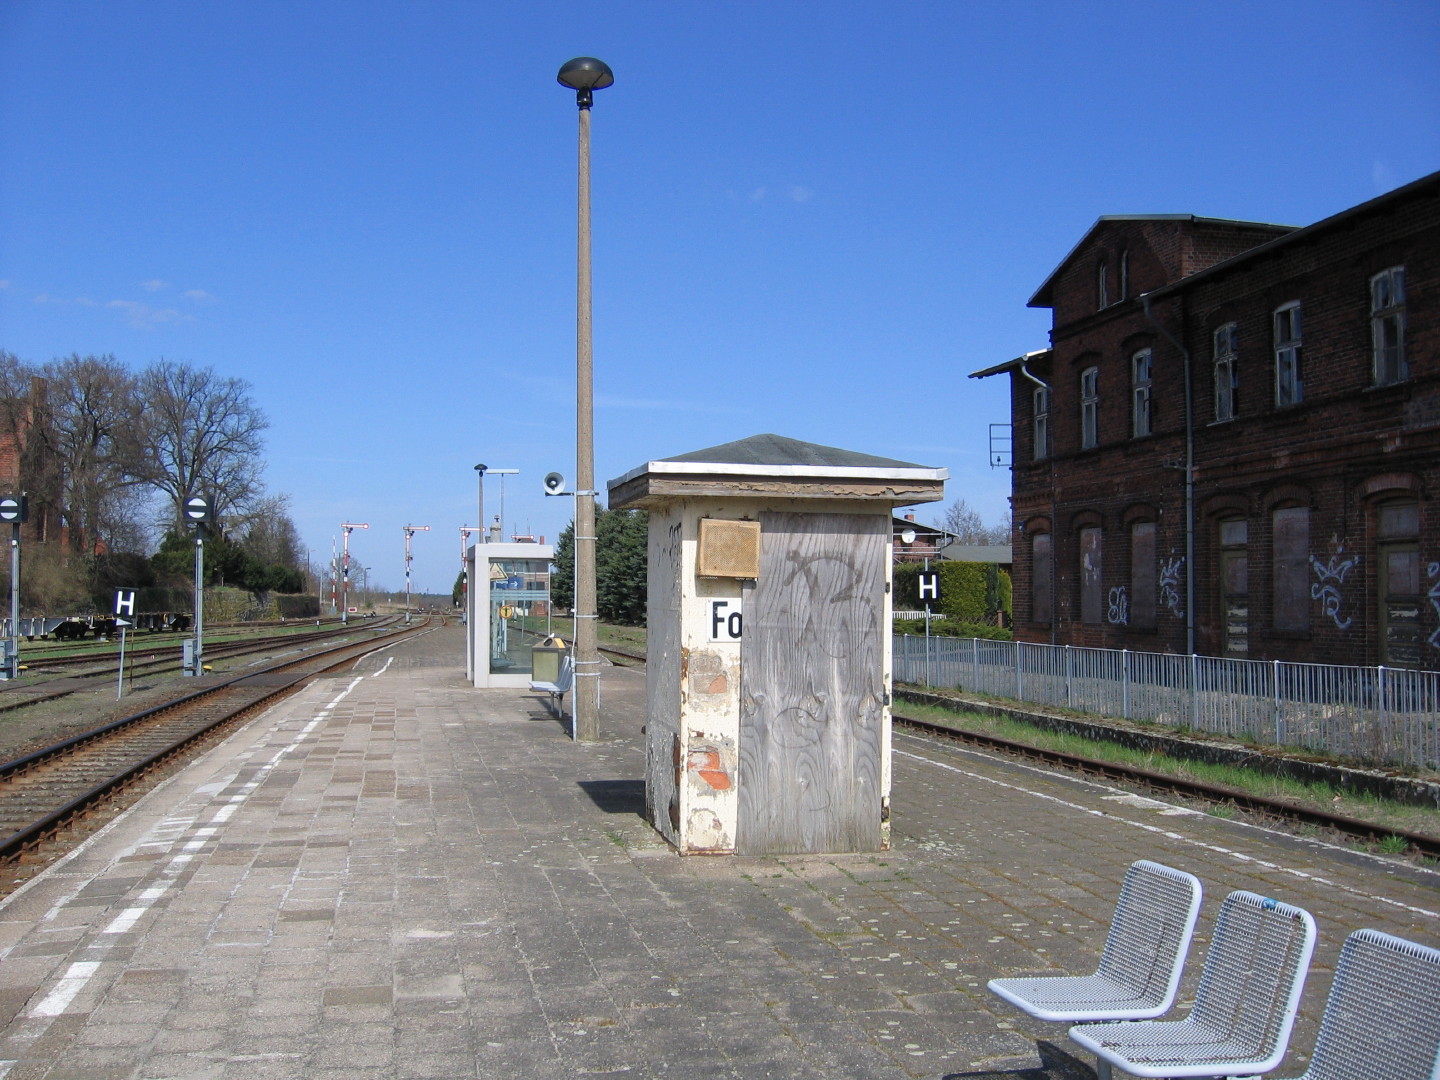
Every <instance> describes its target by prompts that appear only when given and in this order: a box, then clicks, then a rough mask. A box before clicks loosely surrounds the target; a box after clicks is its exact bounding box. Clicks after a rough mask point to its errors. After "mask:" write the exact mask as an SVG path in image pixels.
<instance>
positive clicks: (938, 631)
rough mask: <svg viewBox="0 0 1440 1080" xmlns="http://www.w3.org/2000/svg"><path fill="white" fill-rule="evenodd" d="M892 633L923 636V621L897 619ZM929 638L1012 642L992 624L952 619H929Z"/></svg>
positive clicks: (1006, 633) (1011, 636)
mask: <svg viewBox="0 0 1440 1080" xmlns="http://www.w3.org/2000/svg"><path fill="white" fill-rule="evenodd" d="M894 631H895V633H897V634H913V635H915V636H916V637H923V636H924V635H925V620H924V619H897V620H895V626H894ZM930 636H931V637H954V638H984V639H985V640H987V641H1014V640H1015V635H1014V633H1013V632H1011V631H1010V630H1004V629H1001V628H1000V627H998V626H995V625H994V624H992V623H972V622H956V621H955V620H954V619H931V620H930Z"/></svg>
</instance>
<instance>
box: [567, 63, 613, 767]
mask: <svg viewBox="0 0 1440 1080" xmlns="http://www.w3.org/2000/svg"><path fill="white" fill-rule="evenodd" d="M557 79H558V81H559V83H560V85H561V86H567V87H569V88H570V89H571V90H574V91H575V104H576V105H577V106H578V107H579V110H580V155H579V157H580V170H579V185H578V186H579V200H578V201H579V220H578V229H577V232H578V240H579V243H578V246H577V256H578V257H577V263H578V267H577V270H578V272H577V274H576V320H575V329H576V349H575V368H576V379H575V398H576V407H575V652H574V658H575V690H574V706H573V711H574V714H575V733H574V737H575V741H576V742H595V741H596V740H598V739H599V738H600V653H599V650H598V649H597V648H596V644H597V640H596V639H597V635H596V621H597V619H598V615H597V614H596V610H595V608H596V605H595V429H594V382H593V372H594V353H593V347H592V342H591V336H590V331H591V319H590V293H591V289H590V106H591V105H592V104H594V94H593V92H594V91H596V90H603V89H605V87H607V86H610V85H612V84H613V83H614V82H615V75H614V73H613V72H612V71H611V70H610V68H609V65H607V64H606V63H605V62H604V61H603V60H596V59H595V58H594V57H593V56H578V57H576V58H575V59H574V60H569V61H567V62H566V63H565V64H564V65H563V66H562V67H561V68H560V74H559V75H558V76H557Z"/></svg>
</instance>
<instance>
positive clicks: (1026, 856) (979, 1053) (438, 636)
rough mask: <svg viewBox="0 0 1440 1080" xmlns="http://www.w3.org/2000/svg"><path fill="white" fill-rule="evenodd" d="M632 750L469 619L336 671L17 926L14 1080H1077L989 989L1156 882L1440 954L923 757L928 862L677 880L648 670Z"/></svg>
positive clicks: (1199, 950) (1005, 783) (741, 865)
mask: <svg viewBox="0 0 1440 1080" xmlns="http://www.w3.org/2000/svg"><path fill="white" fill-rule="evenodd" d="M602 701H603V704H602V715H601V730H602V740H601V741H600V742H599V743H596V744H593V745H587V746H578V745H576V744H574V743H572V742H571V741H570V740H569V738H568V737H567V736H566V734H565V731H564V729H563V727H562V726H561V724H560V723H559V722H558V721H557V720H556V719H555V718H554V717H553V716H552V715H551V714H550V713H549V712H548V710H547V709H546V706H545V702H544V701H543V699H542V696H540V695H536V694H532V693H529V692H527V691H524V690H475V689H473V688H471V687H469V686H467V685H466V683H465V679H464V647H463V641H462V638H461V636H460V631H459V629H458V628H446V629H443V630H438V631H436V632H435V633H432V634H430V635H428V636H426V637H424V638H421V639H419V640H418V641H416V642H414V643H405V644H401V645H398V646H397V647H395V648H394V649H393V650H391V651H389V652H385V653H380V654H378V655H377V656H375V657H372V658H370V659H368V660H366V661H365V662H364V663H363V664H361V665H360V666H359V667H358V668H357V669H356V670H355V671H353V672H350V673H347V674H346V675H343V676H339V677H327V678H324V679H320V680H317V681H316V682H314V683H313V684H312V685H311V686H310V687H309V688H307V689H306V690H304V691H303V692H301V693H300V694H298V695H296V696H293V697H291V698H289V699H287V700H286V701H285V702H283V703H282V704H280V705H278V706H276V707H274V708H272V709H270V710H269V711H268V712H266V713H265V714H263V715H262V716H260V717H258V718H257V719H255V720H253V721H251V722H250V723H249V724H247V725H246V726H245V727H244V728H242V729H241V730H239V731H238V732H236V733H235V734H233V735H231V736H230V737H229V738H228V739H227V740H226V741H225V742H224V743H222V744H220V745H219V746H217V747H215V748H214V749H212V750H211V751H210V752H209V753H208V754H206V755H205V756H204V757H203V758H201V759H199V760H198V761H196V762H195V763H193V764H191V765H189V766H187V767H186V768H184V769H183V770H182V771H180V772H178V773H177V774H176V775H174V776H173V777H171V778H170V779H169V780H167V781H166V782H165V783H164V784H163V785H162V786H160V787H158V788H157V789H155V790H154V791H152V792H150V793H149V794H148V795H146V796H145V797H144V798H143V799H142V800H141V801H140V802H138V803H137V804H136V805H135V806H134V807H133V808H132V809H131V810H129V811H127V812H126V813H124V814H123V815H121V816H120V817H118V818H117V819H116V820H115V821H113V822H112V823H111V824H109V825H108V826H107V827H106V828H105V829H104V830H103V831H101V832H100V833H99V834H97V835H96V836H94V837H92V838H91V839H90V840H89V841H88V842H86V843H85V844H84V845H83V846H81V847H80V848H79V849H77V850H76V851H75V852H73V853H72V854H71V855H70V856H68V857H67V858H66V859H65V860H63V861H62V862H61V863H59V864H57V865H56V866H54V867H52V868H50V869H49V870H47V871H46V872H45V873H43V874H42V875H40V876H38V877H36V878H35V879H34V880H33V881H31V882H30V883H29V884H27V885H26V886H25V887H24V888H23V889H22V890H21V891H20V892H18V893H16V894H15V895H14V896H12V897H11V898H9V899H8V900H7V901H5V902H4V903H3V905H0V1078H4V1080H39V1078H45V1080H62V1078H66V1080H78V1078H85V1080H111V1078H114V1080H119V1078H126V1080H130V1078H138V1080H165V1078H185V1080H238V1078H246V1080H261V1078H266V1080H268V1078H277V1080H301V1078H304V1080H340V1078H344V1080H414V1078H421V1077H442V1078H457V1077H487V1078H488V1077H497V1078H499V1077H504V1078H518V1080H552V1078H562V1077H579V1076H595V1075H612V1074H613V1075H621V1076H629V1077H680V1078H691V1077H695V1078H708V1077H726V1078H731V1080H739V1078H746V1080H748V1078H752V1077H774V1078H787V1080H788V1078H803V1080H811V1078H814V1080H819V1078H826V1080H833V1078H837V1077H854V1078H876V1080H881V1078H884V1080H891V1078H893V1080H902V1078H946V1080H961V1078H964V1080H1077V1078H1081V1077H1089V1076H1091V1075H1093V1074H1092V1073H1091V1070H1090V1063H1089V1061H1088V1060H1086V1059H1085V1058H1084V1056H1083V1055H1082V1053H1081V1052H1080V1051H1079V1049H1078V1048H1077V1047H1075V1046H1074V1045H1073V1044H1072V1043H1070V1042H1069V1041H1068V1040H1067V1038H1066V1035H1065V1026H1064V1025H1059V1024H1055V1025H1050V1024H1045V1023H1043V1022H1040V1021H1036V1020H1032V1019H1030V1018H1028V1017H1026V1016H1023V1015H1021V1014H1019V1013H1018V1012H1016V1011H1015V1010H1014V1009H1012V1008H1010V1007H1008V1006H1006V1005H1005V1004H1004V1003H1002V1002H1001V1001H1000V1000H999V999H998V998H995V997H993V996H992V995H990V994H989V993H988V991H987V990H986V988H985V984H986V981H987V980H988V979H990V978H991V977H993V976H995V975H997V974H1001V975H1010V974H1016V973H1020V972H1035V971H1043V970H1047V969H1049V970H1053V971H1054V972H1055V973H1057V974H1058V973H1064V972H1079V971H1085V970H1091V969H1093V967H1094V964H1095V961H1096V959H1097V958H1098V955H1099V952H1100V949H1101V947H1102V945H1103V943H1104V936H1105V931H1106V927H1107V924H1108V921H1109V918H1110V914H1111V911H1112V909H1113V906H1114V902H1115V898H1116V894H1117V892H1118V889H1119V885H1120V881H1121V879H1122V878H1123V876H1124V873H1125V870H1126V868H1127V867H1128V866H1129V864H1130V863H1131V862H1132V861H1134V860H1135V859H1138V858H1150V859H1154V860H1156V861H1158V862H1162V863H1165V864H1167V865H1170V866H1175V867H1178V868H1180V869H1184V870H1188V871H1190V872H1192V873H1194V874H1196V875H1197V876H1198V877H1199V878H1200V879H1201V881H1202V882H1203V883H1204V886H1205V901H1204V904H1203V906H1202V910H1201V920H1200V926H1199V930H1198V933H1197V938H1196V945H1195V947H1194V949H1192V953H1191V959H1190V962H1189V964H1188V965H1187V974H1186V979H1185V982H1184V983H1182V990H1181V995H1180V999H1179V1000H1180V1001H1181V1002H1182V1004H1183V1003H1184V1002H1185V1001H1186V997H1187V993H1188V992H1189V991H1190V990H1191V989H1193V985H1194V983H1193V980H1194V979H1195V977H1196V975H1197V973H1198V971H1199V968H1200V959H1201V957H1202V956H1203V950H1204V946H1205V943H1206V940H1207V939H1208V934H1209V931H1210V927H1211V924H1212V920H1213V917H1214V914H1215V912H1216V911H1217V910H1218V908H1219V905H1220V901H1221V900H1222V899H1223V898H1224V896H1225V895H1226V894H1227V893H1228V892H1230V891H1231V890H1233V889H1238V888H1244V889H1250V890H1254V891H1256V892H1260V893H1263V894H1265V895H1268V896H1274V897H1276V898H1278V899H1281V900H1284V901H1287V902H1290V903H1293V904H1298V905H1300V906H1302V907H1305V908H1307V909H1308V910H1309V911H1311V913H1312V914H1313V915H1314V916H1315V918H1316V920H1317V922H1318V924H1319V927H1320V943H1319V946H1318V948H1317V950H1316V954H1315V964H1314V966H1313V968H1312V974H1311V978H1310V982H1309V984H1308V985H1307V989H1306V993H1305V1006H1304V1014H1303V1016H1302V1020H1301V1022H1300V1024H1299V1025H1298V1026H1297V1031H1296V1035H1295V1038H1294V1039H1293V1040H1292V1043H1291V1054H1290V1056H1289V1057H1288V1058H1287V1060H1286V1064H1285V1067H1284V1068H1282V1069H1281V1070H1280V1072H1279V1074H1278V1075H1280V1076H1297V1075H1299V1074H1300V1073H1301V1072H1303V1071H1304V1063H1305V1059H1306V1055H1307V1054H1308V1051H1309V1049H1310V1047H1311V1045H1312V1044H1313V1039H1314V1033H1315V1024H1316V1022H1317V1020H1318V1016H1319V1013H1320V1011H1321V1009H1322V1007H1323V1004H1324V996H1325V992H1326V990H1327V989H1328V984H1329V978H1330V969H1331V968H1332V967H1333V964H1334V962H1335V960H1336V958H1337V956H1338V954H1339V950H1340V945H1341V943H1342V942H1343V940H1344V938H1345V936H1346V935H1347V934H1348V933H1349V932H1350V931H1351V930H1354V929H1356V928H1358V927H1362V926H1373V927H1377V928H1379V929H1382V930H1386V931H1389V932H1391V933H1395V934H1399V935H1401V936H1404V937H1408V938H1411V939H1412V940H1415V941H1419V942H1422V943H1424V944H1427V945H1432V946H1433V945H1440V872H1437V871H1436V870H1434V869H1430V868H1427V867H1422V866H1413V865H1411V864H1408V863H1405V862H1403V861H1400V860H1397V859H1393V858H1382V857H1379V856H1371V855H1367V854H1363V853H1358V852H1354V851H1347V850H1342V849H1339V848H1335V847H1331V846H1328V845H1325V844H1323V843H1320V842H1318V841H1314V840H1306V839H1303V838H1295V837H1291V836H1285V835H1281V834H1278V833H1273V832H1269V831H1266V830H1262V829H1257V828H1253V827H1249V826H1244V825H1241V824H1239V823H1237V822H1233V821H1226V820H1222V819H1219V818H1215V817H1212V816H1207V815H1204V814H1197V813H1194V812H1192V811H1188V810H1184V809H1182V808H1177V807H1172V806H1169V805H1167V804H1165V803H1162V802H1159V801H1156V800H1152V799H1148V798H1142V797H1137V796H1135V795H1131V794H1126V793H1123V792H1119V791H1116V790H1114V789H1113V788H1110V787H1107V786H1104V785H1097V784H1091V783H1086V782H1081V781H1077V780H1073V779H1066V778H1058V777H1054V776H1050V775H1047V774H1045V773H1042V772H1040V771H1037V770H1034V769H1031V768H1028V767H1026V766H1021V765H1016V764H1013V763H1007V762H1001V761H995V760H992V759H987V758H985V757H983V756H980V755H977V754H974V753H970V752H967V751H964V750H961V749H957V748H954V747H950V746H939V745H937V744H935V743H933V742H930V741H927V740H925V739H922V738H919V737H916V736H912V735H907V734H904V733H901V732H899V731H897V733H896V737H895V757H894V767H895V784H894V802H893V811H892V829H893V848H892V850H890V851H887V852H880V853H875V854H869V855H840V856H805V857H767V858H745V857H708V858H707V857H698V856H690V857H685V858H681V857H679V856H677V855H676V854H675V853H674V852H673V851H672V850H671V849H670V848H669V847H668V846H667V845H666V844H665V843H664V842H663V841H662V840H661V839H660V838H659V836H658V835H657V834H656V833H655V832H654V831H653V830H652V829H651V828H650V826H649V825H648V824H647V823H646V822H645V821H644V820H643V810H644V791H643V777H644V775H645V762H644V756H643V755H644V748H643V743H642V741H641V724H642V723H643V712H644V709H643V703H644V678H643V674H642V673H640V672H638V671H634V670H630V669H625V668H610V669H607V671H606V673H605V676H604V680H603V683H602Z"/></svg>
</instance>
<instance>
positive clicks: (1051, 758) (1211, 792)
mask: <svg viewBox="0 0 1440 1080" xmlns="http://www.w3.org/2000/svg"><path fill="white" fill-rule="evenodd" d="M600 651H601V652H602V653H606V654H608V655H611V656H614V657H616V658H617V659H620V660H621V661H628V662H630V663H637V662H638V663H641V664H643V663H644V660H645V657H644V655H643V654H641V653H636V652H633V651H631V650H628V649H617V648H611V647H606V646H601V647H600ZM892 716H893V719H894V721H895V723H897V724H901V725H904V726H905V727H907V728H909V729H911V730H914V731H919V732H924V733H925V734H926V735H928V736H931V737H933V738H938V739H944V740H948V741H953V742H958V743H962V744H964V745H967V746H970V747H975V748H978V749H982V750H985V751H987V752H989V753H996V754H1004V755H1006V756H1010V757H1018V758H1023V759H1025V760H1028V761H1034V762H1038V763H1041V764H1044V765H1046V766H1047V767H1050V768H1055V769H1064V770H1065V771H1067V772H1076V773H1081V774H1084V775H1087V776H1095V777H1100V778H1103V779H1106V780H1111V781H1115V782H1117V783H1124V784H1132V785H1136V786H1141V787H1145V788H1148V789H1150V790H1152V791H1158V792H1163V793H1166V794H1170V795H1177V796H1180V797H1183V798H1190V799H1199V800H1202V801H1205V802H1210V803H1221V804H1223V803H1230V804H1233V805H1235V806H1236V807H1239V808H1240V809H1242V810H1247V811H1250V812H1252V813H1255V814H1260V815H1263V816H1265V817H1268V818H1272V819H1280V820H1284V821H1289V822H1293V823H1297V824H1304V825H1313V826H1317V827H1319V828H1322V829H1330V830H1333V831H1334V832H1336V833H1339V834H1341V835H1344V836H1347V837H1350V838H1352V839H1355V840H1360V841H1363V842H1366V843H1377V842H1380V841H1383V840H1386V839H1387V838H1389V837H1392V836H1395V837H1401V838H1403V839H1404V840H1406V841H1407V842H1408V843H1409V845H1410V848H1411V850H1412V851H1414V852H1415V853H1416V854H1418V855H1421V856H1423V857H1426V858H1431V859H1440V839H1437V838H1436V837H1434V836H1427V835H1425V834H1423V833H1417V832H1412V831H1407V830H1403V829H1395V828H1391V827H1388V826H1382V825H1376V824H1374V823H1372V822H1368V821H1361V820H1359V819H1358V818H1353V817H1349V816H1347V815H1344V814H1334V813H1328V812H1326V811H1324V810H1317V809H1313V808H1311V807H1307V806H1300V805H1297V804H1295V803H1291V802H1286V801H1283V800H1279V799H1271V798H1267V797H1265V796H1263V795H1252V794H1250V793H1249V792H1245V791H1241V790H1238V789H1236V788H1230V787H1223V786H1220V785H1216V784H1207V783H1203V782H1201V781H1195V780H1187V779H1184V778H1181V777H1175V776H1168V775H1166V774H1163V773H1157V772H1151V771H1150V770H1148V769H1140V768H1135V767H1133V766H1128V765H1121V764H1116V763H1113V762H1108V761H1099V760H1096V759H1094V758H1088V757H1083V756H1081V755H1078V754H1069V753H1065V752H1062V751H1058V750H1046V749H1041V748H1038V747H1034V746H1030V745H1027V744H1025V743H1020V742H1015V741H1012V740H1010V739H1002V738H999V737H997V736H993V735H984V734H979V733H974V732H968V731H961V730H959V729H957V728H952V727H947V726H946V725H943V724H936V723H931V722H929V721H926V720H918V719H915V718H913V717H908V716H903V715H901V714H900V713H893V714H892Z"/></svg>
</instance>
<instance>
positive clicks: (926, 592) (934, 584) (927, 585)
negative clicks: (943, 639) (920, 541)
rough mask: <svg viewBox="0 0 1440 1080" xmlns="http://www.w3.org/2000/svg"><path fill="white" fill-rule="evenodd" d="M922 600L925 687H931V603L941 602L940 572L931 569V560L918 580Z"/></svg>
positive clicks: (927, 561) (926, 563)
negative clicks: (923, 608)
mask: <svg viewBox="0 0 1440 1080" xmlns="http://www.w3.org/2000/svg"><path fill="white" fill-rule="evenodd" d="M916 585H917V586H918V588H919V591H920V599H921V600H924V601H925V685H926V686H927V687H928V686H929V685H930V602H931V601H932V600H933V601H934V602H935V603H937V604H938V603H939V602H940V571H938V570H931V569H930V560H929V559H928V558H927V559H926V560H925V569H924V570H922V571H921V572H920V574H919V576H918V577H917V578H916Z"/></svg>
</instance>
